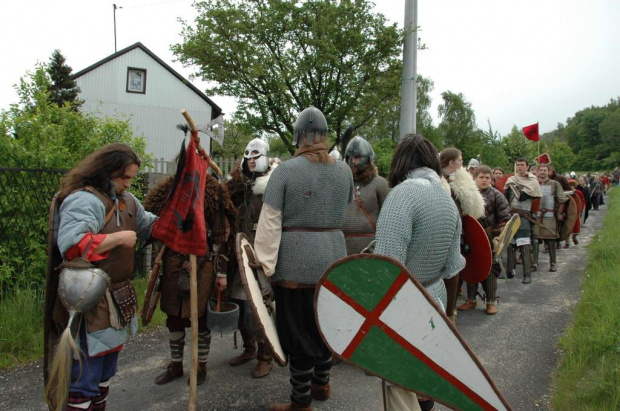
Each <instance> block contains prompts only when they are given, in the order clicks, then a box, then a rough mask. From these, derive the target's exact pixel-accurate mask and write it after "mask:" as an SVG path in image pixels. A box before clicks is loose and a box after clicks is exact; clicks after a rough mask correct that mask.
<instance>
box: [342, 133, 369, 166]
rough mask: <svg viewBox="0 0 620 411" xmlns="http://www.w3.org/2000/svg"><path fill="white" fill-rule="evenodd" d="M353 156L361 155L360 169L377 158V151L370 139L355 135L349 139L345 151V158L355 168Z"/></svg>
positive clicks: (358, 164)
mask: <svg viewBox="0 0 620 411" xmlns="http://www.w3.org/2000/svg"><path fill="white" fill-rule="evenodd" d="M353 157H361V159H360V161H359V162H358V163H357V169H358V170H360V169H362V168H363V167H365V166H366V165H368V164H370V163H371V162H372V161H373V160H374V159H375V151H374V150H373V149H372V146H371V145H370V143H369V142H368V141H366V140H364V139H363V138H362V137H360V136H355V137H353V138H352V139H351V141H349V144H347V148H346V150H345V151H344V159H345V161H346V162H347V164H348V165H349V167H351V168H353Z"/></svg>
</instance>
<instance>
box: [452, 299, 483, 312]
mask: <svg viewBox="0 0 620 411" xmlns="http://www.w3.org/2000/svg"><path fill="white" fill-rule="evenodd" d="M477 305H478V301H472V300H470V299H469V298H468V299H467V300H466V301H465V302H464V303H463V304H461V305H459V306H458V307H456V309H457V310H461V311H469V310H473V309H474V308H476V306H477Z"/></svg>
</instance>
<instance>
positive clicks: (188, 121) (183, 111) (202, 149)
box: [181, 109, 222, 176]
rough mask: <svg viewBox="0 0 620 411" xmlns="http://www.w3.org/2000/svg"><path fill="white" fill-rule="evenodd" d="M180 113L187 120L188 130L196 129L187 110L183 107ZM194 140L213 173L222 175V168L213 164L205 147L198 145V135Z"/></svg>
mask: <svg viewBox="0 0 620 411" xmlns="http://www.w3.org/2000/svg"><path fill="white" fill-rule="evenodd" d="M181 114H183V117H185V121H187V124H188V125H189V128H190V130H192V131H196V129H197V128H196V123H195V122H194V119H193V118H192V117H191V116H190V115H189V113H188V112H187V110H185V109H183V110H181ZM194 141H196V149H197V150H198V153H200V155H201V156H202V158H204V159H205V160H207V162H208V163H209V167H211V169H212V170H213V171H215V173H216V174H217V175H219V176H221V175H222V170H220V168H219V167H218V166H217V164H215V161H213V160H212V159H211V157H210V156H209V155H208V154H207V152H206V151H205V149H204V148H202V146H201V145H200V137H198V136H196V137H195V138H194Z"/></svg>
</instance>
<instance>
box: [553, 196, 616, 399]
mask: <svg viewBox="0 0 620 411" xmlns="http://www.w3.org/2000/svg"><path fill="white" fill-rule="evenodd" d="M606 204H607V206H608V207H609V210H608V212H607V215H606V216H605V219H604V221H603V229H602V230H601V231H600V232H599V233H598V234H597V235H596V237H595V239H594V241H593V242H592V244H591V245H590V246H589V251H590V254H589V257H588V262H587V268H586V276H585V278H584V281H583V296H582V298H581V301H580V302H579V304H578V305H577V307H576V308H575V311H574V313H573V315H574V318H573V323H572V325H571V326H570V327H569V328H568V329H567V330H566V331H565V333H564V335H563V336H562V338H561V339H560V342H559V346H560V348H561V349H562V351H563V355H562V359H561V363H560V366H559V368H558V370H557V371H556V374H555V384H554V385H555V390H554V394H553V405H554V408H555V409H556V410H560V411H562V410H597V411H601V410H610V411H611V410H618V409H620V303H619V301H620V230H619V229H618V227H620V189H615V190H613V191H611V192H610V195H609V197H608V198H607V202H606Z"/></svg>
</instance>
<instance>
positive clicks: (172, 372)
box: [155, 361, 183, 385]
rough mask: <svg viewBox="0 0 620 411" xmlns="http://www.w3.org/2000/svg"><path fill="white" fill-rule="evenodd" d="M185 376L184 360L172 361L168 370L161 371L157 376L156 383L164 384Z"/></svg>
mask: <svg viewBox="0 0 620 411" xmlns="http://www.w3.org/2000/svg"><path fill="white" fill-rule="evenodd" d="M182 376H183V362H182V361H170V364H168V368H166V371H164V372H163V373H161V374H160V375H158V376H157V378H155V384H157V385H164V384H168V383H169V382H170V381H172V380H174V379H176V378H179V377H182Z"/></svg>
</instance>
